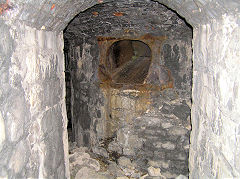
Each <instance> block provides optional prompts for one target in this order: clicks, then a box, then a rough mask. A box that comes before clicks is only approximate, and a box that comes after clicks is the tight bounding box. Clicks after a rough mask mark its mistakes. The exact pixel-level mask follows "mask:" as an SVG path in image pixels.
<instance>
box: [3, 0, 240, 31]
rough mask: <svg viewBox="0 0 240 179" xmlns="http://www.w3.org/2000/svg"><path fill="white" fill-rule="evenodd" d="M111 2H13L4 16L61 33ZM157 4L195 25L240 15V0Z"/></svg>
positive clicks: (163, 1)
mask: <svg viewBox="0 0 240 179" xmlns="http://www.w3.org/2000/svg"><path fill="white" fill-rule="evenodd" d="M111 1H112V0H86V1H79V0H61V1H47V0H41V1H40V0H30V1H26V0H21V1H19V0H11V1H9V10H8V11H7V13H6V12H3V13H2V15H1V16H2V18H4V19H6V20H8V19H14V20H20V21H23V22H25V23H26V24H27V25H29V26H31V27H34V28H37V29H44V30H49V31H57V32H60V31H62V30H63V29H64V28H65V27H66V26H67V24H68V23H69V22H70V21H71V20H72V19H73V18H74V17H75V16H76V15H77V14H78V13H80V12H82V11H84V10H86V9H88V8H90V7H92V6H94V5H96V4H99V3H107V2H111ZM127 1H129V0H127ZM7 2H8V1H7ZM155 2H159V3H161V4H163V5H166V6H167V7H169V8H171V9H173V10H175V11H176V12H177V13H178V14H179V15H181V16H182V17H184V18H185V19H186V20H187V22H188V23H190V24H191V25H192V26H197V25H198V24H205V23H208V22H209V21H210V20H211V19H217V18H220V17H221V16H222V15H223V14H225V13H228V14H231V15H234V16H237V15H239V13H240V3H239V1H238V0H215V1H211V0H157V1H155ZM5 3H6V1H5V0H0V4H5ZM1 16H0V17H1ZM9 16H11V17H9ZM5 17H6V18H5Z"/></svg>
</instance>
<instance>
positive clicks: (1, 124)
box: [0, 112, 5, 151]
mask: <svg viewBox="0 0 240 179" xmlns="http://www.w3.org/2000/svg"><path fill="white" fill-rule="evenodd" d="M0 131H1V132H0V151H1V150H2V147H3V142H4V141H5V125H4V119H3V117H2V113H1V112H0Z"/></svg>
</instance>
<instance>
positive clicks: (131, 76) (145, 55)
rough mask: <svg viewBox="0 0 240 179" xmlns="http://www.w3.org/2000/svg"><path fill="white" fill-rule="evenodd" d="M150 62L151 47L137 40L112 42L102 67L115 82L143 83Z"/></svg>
mask: <svg viewBox="0 0 240 179" xmlns="http://www.w3.org/2000/svg"><path fill="white" fill-rule="evenodd" d="M150 64H151V49H150V47H149V46H148V45H147V44H145V43H144V42H142V41H139V40H120V41H117V42H114V43H113V44H112V45H111V46H110V48H109V50H108V53H107V58H106V61H105V64H104V69H105V71H107V73H108V76H109V78H110V79H111V81H112V82H113V83H116V84H143V82H144V80H145V78H146V77H147V74H148V70H149V67H150Z"/></svg>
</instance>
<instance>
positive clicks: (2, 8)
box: [0, 0, 11, 15]
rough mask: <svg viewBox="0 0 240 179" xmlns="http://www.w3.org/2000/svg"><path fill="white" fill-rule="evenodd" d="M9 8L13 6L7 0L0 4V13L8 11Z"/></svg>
mask: <svg viewBox="0 0 240 179" xmlns="http://www.w3.org/2000/svg"><path fill="white" fill-rule="evenodd" d="M9 9H11V6H9V0H6V2H5V3H2V4H0V15H2V14H3V13H4V12H7V11H8V10H9Z"/></svg>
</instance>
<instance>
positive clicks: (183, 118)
mask: <svg viewBox="0 0 240 179" xmlns="http://www.w3.org/2000/svg"><path fill="white" fill-rule="evenodd" d="M117 5H118V6H116V4H115V3H112V4H106V5H101V6H96V7H94V8H91V9H88V10H87V11H86V12H84V13H82V14H79V15H78V16H77V17H76V19H74V20H73V21H72V23H71V24H70V25H69V26H68V28H67V29H66V30H65V34H64V35H65V40H66V42H67V44H70V46H69V48H68V47H67V44H66V49H68V50H67V53H68V55H67V56H68V57H69V59H67V61H68V63H69V64H70V68H69V69H70V72H71V84H72V93H71V94H72V108H71V109H72V111H71V112H72V124H73V135H74V140H75V141H76V142H77V143H78V146H88V147H90V148H91V149H92V150H93V152H95V153H97V154H99V155H102V156H103V157H107V158H108V155H109V154H108V153H114V152H115V154H116V155H117V156H122V155H124V156H127V157H129V158H131V159H132V160H134V162H136V163H137V164H138V165H139V167H140V168H141V167H142V169H143V170H147V168H148V166H154V167H159V168H160V169H161V172H162V173H163V175H165V176H167V177H176V176H178V175H179V174H184V175H188V162H187V160H188V150H189V134H190V132H189V131H190V129H191V126H190V106H191V101H190V99H191V78H192V76H191V73H192V71H191V68H192V62H191V34H192V33H191V29H190V28H189V27H188V26H187V25H186V24H185V23H184V21H183V20H182V19H179V18H178V17H177V15H176V14H174V13H173V12H171V11H169V10H167V9H166V8H165V7H164V6H161V5H160V4H156V3H153V4H151V3H149V4H148V3H143V2H141V3H139V2H136V3H133V4H131V6H130V7H128V9H127V10H126V8H125V6H127V5H128V4H127V3H122V4H121V3H118V4H117ZM115 7H118V8H119V9H116V8H115ZM150 9H152V11H151V10H150ZM115 11H117V12H121V13H122V14H124V15H123V16H120V17H118V16H115V15H114V13H115ZM145 11H148V12H149V13H148V14H145V13H144V12H145ZM95 12H98V13H99V14H97V13H95ZM133 14H134V15H133ZM154 15H155V16H154ZM89 16H91V17H92V19H89ZM109 16H110V17H111V19H110V18H109ZM131 17H134V18H131ZM151 17H152V18H151ZM140 19H141V20H140ZM99 20H100V21H99ZM127 20H129V22H127ZM167 20H168V21H169V22H168V23H170V24H171V23H172V24H173V25H172V26H169V24H168V25H166V21H167ZM153 21H154V22H155V23H154V25H153V23H152V22H153ZM170 21H171V22H170ZM110 24H111V25H110ZM143 24H144V26H143ZM125 25H126V27H124V26H125ZM154 29H156V30H154ZM148 33H151V34H153V35H152V36H151V40H152V39H154V38H155V42H152V41H151V43H149V44H150V47H151V48H152V64H151V67H150V69H149V73H148V75H147V78H146V80H145V84H143V85H140V86H138V87H137V88H136V89H131V88H129V87H128V86H127V85H126V87H122V88H120V89H117V88H113V87H111V86H108V85H107V84H105V83H103V82H102V81H100V80H99V78H98V73H97V72H98V65H99V63H101V62H100V61H101V59H100V58H103V59H104V58H106V56H104V55H103V56H101V55H102V54H106V53H101V51H102V49H99V48H103V50H104V49H105V50H108V49H106V48H105V47H104V46H101V44H100V43H99V44H98V45H97V40H98V38H97V36H103V39H104V38H105V37H106V41H108V40H107V39H108V37H110V38H109V39H111V38H126V39H138V37H140V36H141V35H144V34H148ZM159 36H160V37H164V38H162V39H161V38H160V39H161V40H157V39H158V37H159ZM148 38H150V36H149V37H148ZM143 39H144V38H143ZM164 39H165V40H164ZM145 41H146V43H147V42H148V41H147V40H145ZM145 41H144V42H145ZM102 43H104V42H102ZM106 43H110V45H111V43H112V42H111V40H109V42H106ZM166 74H167V77H169V78H170V81H171V82H172V83H171V85H166V84H165V82H161V80H166V79H164V78H163V77H162V75H166ZM164 84H165V85H166V86H164ZM165 88H167V89H165ZM164 89H165V90H164ZM105 140H110V141H111V143H110V144H109V145H108V146H105V148H104V147H102V146H101V144H102V143H104V141H105ZM139 158H141V160H138V159H139Z"/></svg>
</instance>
